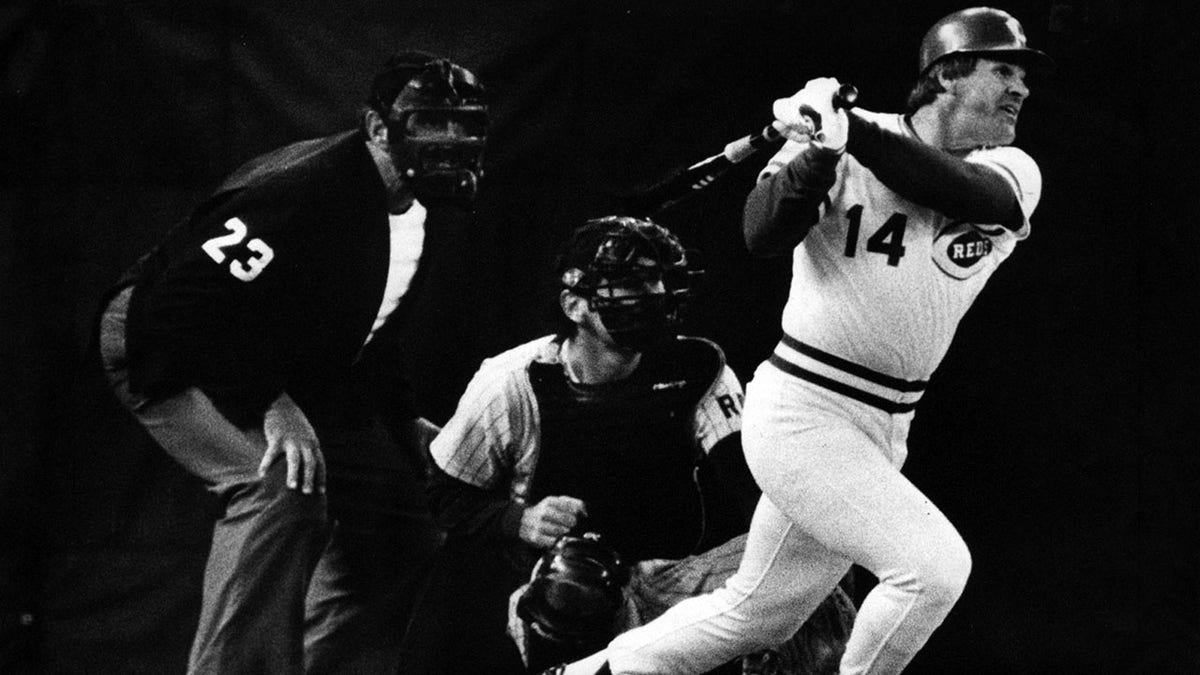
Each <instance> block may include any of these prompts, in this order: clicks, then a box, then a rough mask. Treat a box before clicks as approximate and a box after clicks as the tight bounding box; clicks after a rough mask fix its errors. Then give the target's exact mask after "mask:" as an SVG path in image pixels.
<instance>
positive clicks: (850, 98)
mask: <svg viewBox="0 0 1200 675" xmlns="http://www.w3.org/2000/svg"><path fill="white" fill-rule="evenodd" d="M857 100H858V89H856V88H855V87H854V85H851V84H843V85H842V86H841V87H840V88H839V89H838V92H837V94H836V95H835V96H834V99H833V106H834V107H835V108H842V109H844V110H849V109H851V108H853V107H854V104H855V102H856V101H857ZM784 140H785V139H784V136H783V134H782V133H781V132H780V131H779V130H778V129H776V128H775V125H774V124H768V125H767V126H765V127H763V130H762V131H760V132H758V133H754V134H750V135H749V136H745V137H743V138H739V139H737V140H736V141H733V142H731V143H729V144H728V145H726V146H725V149H724V150H722V151H721V152H720V153H718V154H716V155H713V156H712V157H709V158H707V159H703V160H701V161H699V162H697V163H695V164H693V165H691V166H689V167H687V168H686V169H682V170H679V171H676V172H674V173H673V174H671V175H670V176H668V177H667V178H665V179H663V180H661V181H659V182H658V183H655V184H654V185H652V186H650V187H649V188H646V189H643V190H639V191H637V192H636V193H634V195H633V196H632V197H631V198H630V199H629V202H628V208H629V210H630V211H632V212H633V214H634V215H644V216H651V215H654V214H656V213H658V212H660V211H664V210H666V209H667V208H669V207H671V206H673V205H675V204H677V203H679V202H680V201H682V200H684V199H686V198H687V197H689V196H690V195H693V194H695V193H696V192H698V191H700V190H703V189H705V188H707V187H708V186H710V185H712V184H713V183H714V182H715V181H716V180H717V179H719V178H720V177H721V176H722V175H724V174H725V173H726V172H727V171H729V169H730V168H732V167H733V165H735V164H738V163H739V162H742V161H745V160H746V159H748V158H750V157H753V156H755V155H758V154H760V153H763V152H765V151H768V150H769V151H772V152H774V151H775V150H777V149H779V147H780V146H782V145H783V141H784Z"/></svg>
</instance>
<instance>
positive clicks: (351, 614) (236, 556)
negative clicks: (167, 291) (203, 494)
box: [100, 290, 438, 675]
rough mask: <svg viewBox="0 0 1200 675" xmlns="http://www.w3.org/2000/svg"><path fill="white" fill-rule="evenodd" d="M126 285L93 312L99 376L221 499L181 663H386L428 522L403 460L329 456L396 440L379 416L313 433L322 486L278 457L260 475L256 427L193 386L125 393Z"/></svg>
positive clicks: (289, 669) (331, 666) (346, 667)
mask: <svg viewBox="0 0 1200 675" xmlns="http://www.w3.org/2000/svg"><path fill="white" fill-rule="evenodd" d="M130 294H131V291H130V290H125V291H124V292H122V293H121V294H119V295H118V296H116V297H115V298H114V299H113V300H112V301H111V302H110V304H109V305H108V307H107V308H106V310H105V312H104V314H103V316H102V318H101V325H100V350H101V358H102V360H103V362H104V367H105V372H106V374H107V377H108V380H109V383H110V385H111V387H112V389H113V391H114V392H115V394H116V396H117V398H118V399H119V400H120V401H121V403H122V404H123V405H124V406H125V407H126V408H128V409H129V410H130V411H131V412H132V413H133V414H134V416H135V417H136V418H137V419H138V421H139V422H141V424H142V425H143V426H144V427H145V428H146V430H147V431H148V432H149V433H150V435H151V436H152V437H153V438H154V440H155V441H157V442H158V444H159V445H160V446H162V448H163V449H164V450H165V451H166V452H167V453H168V454H169V455H170V456H171V457H172V458H173V459H175V460H176V461H177V462H179V463H180V464H181V465H183V467H184V468H186V469H187V470H188V471H189V472H190V473H192V474H193V475H195V476H197V477H199V478H200V479H202V480H203V481H204V482H205V483H206V484H207V486H208V487H209V489H210V490H211V491H213V492H214V493H216V494H217V495H218V496H219V497H220V498H221V500H222V504H223V506H224V512H223V514H222V516H221V517H220V518H219V519H218V520H217V522H216V523H215V525H214V528H213V539H212V547H211V550H210V552H209V558H208V563H207V567H206V569H205V575H204V590H203V592H204V595H203V600H202V604H201V613H200V618H199V623H198V625H197V629H196V636H195V638H194V640H193V643H192V649H191V654H190V657H189V663H188V672H189V673H215V674H222V675H224V674H228V673H239V674H240V673H270V674H272V675H274V674H276V673H279V674H286V673H302V672H306V671H307V672H310V673H327V672H346V673H351V672H386V671H391V670H394V669H395V667H396V665H397V663H396V661H397V659H398V655H399V644H400V639H401V637H402V634H403V630H404V626H405V624H406V623H407V621H408V618H409V617H408V612H409V610H410V608H411V601H412V595H413V593H414V590H415V585H416V583H418V580H419V579H421V578H423V576H424V573H425V568H426V565H428V562H429V560H430V557H431V555H432V551H433V550H434V547H435V546H436V543H437V541H438V532H437V528H436V527H435V526H434V524H433V521H432V518H431V517H430V515H429V512H428V509H427V507H426V506H425V502H424V492H423V487H422V484H421V482H420V480H419V478H418V477H417V475H416V474H415V471H413V470H412V467H411V465H408V464H407V463H406V462H404V461H395V462H391V461H390V460H389V461H388V462H387V463H388V466H387V468H381V467H380V466H379V465H378V463H376V464H374V465H372V464H371V463H369V462H368V463H367V464H365V465H364V464H361V463H360V464H354V463H349V462H346V461H339V459H338V457H339V455H342V456H346V455H349V456H354V454H355V453H354V452H346V451H348V450H354V451H358V450H361V449H364V448H365V449H367V450H366V453H367V454H370V449H372V448H376V449H380V448H381V449H384V450H382V451H377V454H379V455H384V454H386V451H387V450H395V449H396V448H395V442H394V440H392V439H390V438H389V437H388V434H387V432H386V431H385V430H384V429H383V428H382V426H381V425H375V426H374V427H372V428H370V429H366V430H357V431H354V432H352V433H347V434H344V435H342V436H337V437H332V436H329V435H325V436H322V438H321V444H322V449H323V452H324V454H325V458H326V463H327V471H328V480H327V486H328V491H327V494H328V497H327V496H326V494H311V495H306V494H303V493H301V492H300V491H298V490H292V489H288V488H287V487H286V485H285V479H286V473H287V463H286V461H284V460H283V458H282V457H280V458H279V459H278V461H276V462H274V463H273V464H272V465H271V467H270V468H269V469H268V471H267V473H266V475H265V476H263V477H261V478H260V477H259V475H258V464H259V462H260V461H261V459H262V455H263V452H264V450H265V448H266V439H265V437H264V435H263V432H262V429H258V428H246V429H242V428H238V427H236V426H234V425H233V424H232V423H230V422H229V421H228V420H227V419H226V418H225V417H224V416H223V415H221V413H220V412H219V411H218V410H217V409H216V408H215V407H214V405H213V404H212V402H211V400H210V399H209V398H208V397H207V396H206V395H205V394H204V393H203V392H201V391H200V390H198V389H196V388H189V389H186V390H184V391H183V392H181V393H179V394H177V395H175V396H172V397H170V398H166V399H163V400H154V401H147V400H144V399H141V398H139V397H137V396H135V395H132V394H131V393H130V391H129V383H128V373H127V370H126V360H125V358H126V357H125V316H126V310H127V307H128V301H129V296H130ZM339 446H341V447H339ZM345 446H353V448H349V447H345ZM339 450H342V451H343V452H338V451H339ZM331 510H332V512H333V513H334V514H336V516H337V517H336V520H335V519H332V518H331V517H330V515H329V514H330V513H331Z"/></svg>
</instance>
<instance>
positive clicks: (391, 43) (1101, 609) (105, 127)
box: [0, 0, 1200, 673]
mask: <svg viewBox="0 0 1200 675" xmlns="http://www.w3.org/2000/svg"><path fill="white" fill-rule="evenodd" d="M961 6H962V5H961V4H959V3H951V2H928V1H925V0H915V1H914V0H909V1H907V2H866V1H863V0H859V1H845V2H836V3H815V2H796V1H793V0H761V1H759V0H740V1H734V0H730V1H719V0H710V1H705V0H694V1H692V2H671V1H667V0H663V1H660V2H640V3H639V2H635V3H611V2H600V1H596V0H590V1H589V0H578V1H577V0H508V1H491V2H487V1H483V0H479V1H470V0H436V1H433V0H424V1H418V2H404V3H397V2H380V1H375V2H368V1H347V2H340V3H318V2H288V1H282V0H281V1H267V2H258V3H239V2H233V1H224V2H222V1H219V0H201V1H197V2H190V3H176V2H167V1H165V0H144V1H140V2H131V1H128V0H127V1H124V2H118V1H115V0H114V1H107V2H106V1H103V0H77V1H74V2H57V3H55V2H15V3H8V4H7V5H6V6H5V8H4V9H3V10H0V55H2V62H0V66H2V68H3V70H2V71H0V223H2V224H3V227H0V271H2V272H3V276H2V277H0V381H2V382H3V385H2V388H0V395H2V398H0V424H2V427H0V429H2V431H3V436H2V437H0V443H2V446H0V672H21V671H22V670H24V669H29V670H34V669H36V668H38V667H41V668H43V669H45V670H46V671H48V672H147V673H164V672H175V671H178V670H180V669H181V667H182V664H183V663H184V660H185V658H186V649H187V643H188V638H189V634H190V631H191V629H192V622H194V618H195V617H194V612H195V610H196V607H197V603H198V597H197V594H198V589H199V574H200V572H201V568H202V565H203V557H204V553H205V548H206V537H207V527H208V524H209V519H210V518H211V515H212V512H211V506H212V505H211V504H210V503H209V502H208V501H207V498H206V497H205V496H204V495H203V494H202V491H201V490H200V489H199V487H198V486H197V485H196V484H195V483H194V481H192V480H191V479H190V478H188V477H187V476H185V475H184V474H183V473H182V471H181V470H179V469H177V468H176V467H175V466H174V465H172V464H170V463H169V462H168V461H167V460H165V459H164V458H163V456H162V455H161V454H160V453H158V452H155V451H154V449H153V448H152V447H150V446H149V444H148V442H147V440H146V439H145V437H144V436H142V435H141V434H140V433H139V431H138V430H137V429H136V428H134V427H132V426H131V424H130V423H129V421H128V420H127V419H126V418H125V417H123V416H122V415H121V414H119V411H117V410H116V409H115V408H114V407H113V403H112V402H111V401H109V400H108V399H107V398H105V397H104V396H103V395H102V394H103V392H102V391H100V390H99V389H98V387H97V383H96V379H95V377H94V373H88V372H82V373H81V372H80V371H79V369H77V368H76V367H75V365H76V364H77V363H78V361H79V357H80V355H81V354H83V352H84V348H85V345H86V341H87V337H88V327H89V322H90V320H91V316H92V313H93V312H94V310H95V304H96V301H97V299H98V297H99V294H100V293H101V291H102V289H103V288H104V287H105V286H106V285H107V284H109V283H111V282H112V281H113V280H114V278H115V277H116V275H117V274H118V273H119V272H120V271H121V270H122V269H123V268H124V267H125V266H127V265H128V264H129V263H131V262H132V261H133V260H134V259H135V258H136V257H137V256H138V255H140V253H142V252H143V251H144V250H146V249H147V248H148V247H149V246H151V245H152V244H153V243H154V242H155V241H156V240H157V239H158V238H159V236H160V235H161V234H162V233H163V231H164V230H165V229H166V228H167V227H168V226H169V225H170V224H172V223H173V222H174V221H175V220H176V219H177V218H178V217H180V216H181V215H183V214H184V213H185V212H186V210H187V209H188V207H189V206H190V205H191V204H193V203H194V201H195V200H196V199H198V198H199V197H200V196H201V195H203V194H204V193H205V192H206V191H207V190H208V189H210V188H211V187H212V186H213V185H214V184H215V182H216V181H218V180H219V179H220V178H221V176H222V175H223V174H224V173H225V172H226V171H228V170H230V169H231V168H233V167H234V166H235V165H237V164H239V163H240V162H241V161H243V160H245V159H247V158H249V157H251V156H253V155H254V154H256V153H258V152H261V151H263V150H266V149H269V148H272V147H275V146H278V145H281V144H283V143H285V142H288V141H291V140H296V139H300V138H304V137H311V136H316V135H322V134H326V133H330V132H333V131H336V130H339V129H341V128H345V127H348V126H350V125H352V124H354V118H355V115H356V111H357V109H358V105H359V103H360V101H361V98H362V96H363V93H364V91H363V88H364V86H363V85H364V83H365V80H366V78H367V76H368V74H369V73H370V72H371V71H372V69H373V68H374V67H375V66H377V65H378V64H379V63H380V62H381V61H382V59H383V58H384V57H386V55H387V54H388V53H390V52H391V51H392V50H393V49H395V48H397V47H415V48H424V49H428V50H431V51H435V52H441V53H444V54H447V55H449V56H451V57H452V58H454V59H455V60H457V61H460V62H462V63H463V64H465V65H467V66H468V67H470V68H472V69H474V70H475V71H476V72H477V73H478V74H479V75H480V76H481V77H482V78H483V79H484V81H485V82H486V83H487V85H488V86H489V88H490V90H491V92H492V93H493V94H494V101H495V102H494V105H493V120H494V129H493V134H492V139H491V145H490V150H489V158H488V159H489V164H488V175H487V179H486V184H485V186H484V188H483V191H482V195H481V199H480V201H479V204H478V214H477V215H478V217H477V225H476V231H475V233H474V235H473V236H472V237H471V240H470V242H469V243H468V244H467V245H466V246H464V248H463V249H462V252H461V255H462V263H463V265H462V277H461V278H460V279H458V280H456V281H455V282H454V283H452V284H449V285H448V286H447V287H446V288H444V289H440V297H438V298H437V301H436V302H435V303H433V304H432V305H431V306H430V307H427V308H426V310H425V316H424V320H423V324H422V326H423V328H422V330H421V331H419V332H416V333H415V334H414V335H413V336H412V338H411V340H410V354H411V360H412V363H413V371H414V378H415V380H416V383H417V389H418V392H419V393H420V394H421V397H422V400H423V401H424V405H425V406H426V410H425V413H426V414H427V415H428V416H430V417H431V418H433V419H435V420H437V421H442V420H444V419H445V417H446V416H447V415H449V413H450V412H451V410H452V407H453V404H454V401H455V399H456V397H457V395H458V393H459V392H460V391H461V388H462V386H463V385H464V384H465V382H466V379H467V378H468V377H469V375H470V373H471V372H472V371H473V369H474V367H475V366H476V365H477V363H478V360H479V358H481V357H482V356H484V355H487V354H489V353H494V352H497V351H499V350H501V349H503V348H506V347H508V346H511V345H513V344H515V343H517V342H518V341H521V340H524V339H527V338H530V337H533V336H535V335H537V334H540V333H541V332H543V331H544V330H545V328H546V326H547V324H546V323H545V321H544V319H545V314H544V311H543V310H544V307H545V303H546V301H547V297H548V291H549V287H548V286H547V285H546V279H547V271H548V267H549V265H550V262H551V259H552V251H553V250H554V248H555V247H556V246H557V245H558V244H559V243H560V242H561V240H562V238H563V236H564V235H565V234H566V232H567V231H568V230H569V229H570V227H572V226H573V225H575V224H577V223H578V222H580V220H581V219H582V218H584V217H586V216H591V215H597V214H600V213H604V212H606V211H610V210H612V209H614V208H616V206H617V205H618V204H619V203H620V198H621V197H622V196H623V195H625V194H627V193H628V191H629V190H630V189H632V188H633V187H635V186H638V185H642V184H645V183H647V182H650V181H652V180H654V179H655V178H657V177H659V176H661V175H663V174H664V173H665V172H667V171H669V170H671V169H673V168H676V167H679V166H682V165H686V164H689V163H691V162H694V161H697V160H699V159H701V158H703V157H705V156H707V155H710V154H713V153H715V152H717V151H719V150H720V148H721V147H722V146H723V145H724V143H726V142H727V141H729V140H732V139H734V138H736V137H739V136H741V135H743V134H746V133H749V132H751V131H753V130H754V129H756V128H761V125H763V124H764V123H765V122H766V121H768V118H767V115H768V114H769V110H770V102H771V101H772V100H773V99H774V98H777V97H779V96H783V95H787V94H790V93H791V92H792V91H794V90H795V89H796V88H798V87H799V86H801V85H802V84H803V82H804V81H805V80H806V79H808V78H809V77H815V76H821V75H835V76H837V77H839V78H841V79H842V80H844V81H850V82H854V83H856V84H857V85H858V86H859V88H860V90H861V91H862V97H861V99H860V103H861V105H863V106H864V107H867V108H871V109H877V110H894V109H898V108H899V107H900V105H901V104H902V100H903V96H904V94H905V92H906V90H907V86H908V84H909V82H910V80H911V77H912V74H913V73H912V71H913V69H914V67H915V63H914V62H915V52H916V46H917V43H918V41H919V39H920V36H921V34H922V32H923V31H924V29H925V28H926V27H927V26H928V25H929V24H931V23H932V22H933V21H934V20H936V19H937V18H939V17H940V16H942V15H944V14H946V13H948V12H949V11H953V10H955V9H959V8H960V7H961ZM1004 7H1005V8H1006V9H1008V10H1009V11H1011V12H1013V13H1014V14H1016V15H1017V16H1018V17H1019V18H1020V19H1022V21H1023V22H1024V24H1025V27H1026V29H1027V32H1028V33H1029V34H1030V38H1031V41H1032V42H1033V44H1035V45H1036V46H1039V47H1041V48H1043V49H1045V50H1046V51H1048V52H1050V53H1051V54H1052V55H1053V56H1054V57H1055V58H1056V59H1057V61H1058V63H1059V69H1058V71H1057V73H1056V75H1055V76H1054V77H1053V78H1051V79H1049V80H1046V81H1042V82H1040V83H1037V84H1035V89H1034V94H1033V96H1032V98H1031V100H1030V103H1029V104H1028V105H1027V107H1026V111H1025V114H1023V115H1022V118H1023V119H1022V123H1021V128H1020V130H1019V137H1018V145H1020V146H1022V147H1024V148H1025V149H1026V150H1027V151H1029V152H1030V153H1031V154H1032V155H1033V156H1034V157H1035V158H1036V159H1038V161H1039V163H1040V164H1041V167H1042V171H1043V174H1044V178H1045V191H1044V195H1043V199H1042V203H1041V206H1040V208H1039V210H1038V212H1037V214H1036V216H1035V221H1034V230H1033V235H1032V237H1031V238H1030V239H1029V240H1028V241H1026V242H1025V243H1023V244H1022V245H1021V246H1020V247H1018V249H1017V253H1016V254H1015V255H1014V256H1013V258H1012V259H1011V260H1010V261H1009V262H1008V263H1007V264H1006V265H1005V267H1004V269H1003V270H1002V271H1001V272H1000V273H999V274H998V275H997V276H996V277H995V278H994V279H993V281H992V282H991V285H990V286H989V287H988V289H987V290H985V292H984V293H983V294H982V296H981V297H980V299H979V301H978V302H977V304H976V307H975V308H974V309H973V310H972V312H971V313H970V314H969V315H968V316H967V318H966V320H965V321H964V324H963V325H962V327H961V329H960V333H959V336H958V338H957V342H956V346H955V348H954V349H952V351H951V354H950V356H949V357H948V359H947V360H946V362H945V363H944V364H943V365H942V367H941V368H940V370H939V372H938V373H937V375H936V377H935V378H934V380H933V385H932V388H931V390H930V391H929V392H928V394H927V395H926V396H925V398H924V400H923V402H922V409H921V411H920V414H919V415H918V417H917V421H916V423H915V425H914V429H913V434H912V438H911V450H912V452H911V457H910V460H909V465H908V467H907V468H906V471H907V472H908V473H909V475H910V476H912V477H913V479H914V480H915V481H916V482H917V484H918V485H920V486H922V487H923V488H924V489H925V490H926V492H927V493H928V494H929V495H930V496H931V497H932V498H933V500H934V501H935V502H937V503H938V504H939V505H940V506H941V507H942V508H943V510H944V511H946V513H947V514H948V515H949V517H950V518H951V520H952V521H953V522H955V523H956V524H957V525H958V526H959V528H960V530H961V531H962V533H963V535H964V536H965V538H966V540H967V542H968V543H969V545H970V546H971V548H972V551H973V554H974V557H975V571H974V573H973V576H972V579H971V581H970V583H969V585H968V588H967V591H966V594H965V595H964V597H963V599H962V601H961V602H960V604H959V606H958V607H957V608H956V609H955V611H954V612H953V613H952V614H951V616H950V618H949V619H948V620H947V622H946V623H945V625H944V626H943V628H942V629H941V630H940V631H939V632H938V633H937V634H936V635H935V636H934V638H933V639H932V641H931V642H930V644H929V646H928V647H927V648H926V650H925V651H924V652H922V653H921V654H920V655H919V656H918V658H917V660H916V661H915V662H914V664H913V665H912V667H911V671H910V672H917V673H943V672H973V673H982V672H1005V673H1011V672H1022V673H1026V672H1029V673H1033V672H1072V673H1101V672H1103V673H1127V672H1128V673H1135V672H1155V673H1160V672H1196V671H1197V669H1198V668H1200V646H1198V636H1200V627H1198V625H1197V615H1198V609H1197V605H1198V602H1197V601H1198V600H1200V582H1198V580H1197V561H1198V559H1197V551H1196V543H1197V535H1198V534H1200V530H1198V528H1197V518H1196V516H1197V506H1198V505H1197V492H1198V490H1197V489H1196V487H1195V486H1196V485H1197V481H1196V479H1197V477H1198V475H1197V458H1196V450H1197V448H1196V445H1197V444H1196V441H1195V434H1194V433H1193V432H1192V429H1193V428H1194V426H1195V421H1196V418H1197V415H1196V413H1197V409H1196V408H1197V401H1200V398H1198V396H1197V394H1198V393H1200V392H1198V391H1197V389H1198V387H1197V376H1198V375H1200V372H1198V370H1200V368H1198V365H1200V354H1198V351H1200V350H1198V348H1197V347H1198V346H1200V342H1198V341H1197V333H1196V331H1195V329H1194V324H1195V323H1196V319H1197V318H1198V314H1200V312H1198V311H1197V310H1198V303H1197V302H1196V299H1195V298H1196V291H1197V290H1198V289H1197V283H1196V281H1197V274H1196V269H1197V266H1196V263H1197V256H1196V250H1197V243H1198V242H1197V236H1196V233H1195V229H1194V228H1195V223H1196V220H1195V216H1196V215H1197V209H1196V206H1197V202H1198V200H1197V195H1196V189H1195V188H1196V187H1197V186H1198V185H1197V176H1200V173H1198V172H1197V170H1196V169H1197V166H1196V155H1195V153H1194V150H1195V148H1196V143H1195V140H1196V133H1195V130H1194V127H1195V119H1196V118H1197V112H1198V110H1197V101H1196V98H1195V94H1194V90H1195V88H1196V85H1197V83H1198V82H1200V78H1198V75H1200V73H1198V69H1200V55H1198V54H1197V41H1196V39H1195V35H1196V32H1195V23H1196V22H1195V20H1194V19H1195V18H1196V8H1195V6H1194V5H1192V4H1191V3H1184V2H1175V3H1173V4H1149V3H1147V4H1145V5H1143V4H1142V3H1137V2H1134V1H1133V0H1108V1H1101V0H1094V1H1089V0H1062V1H1052V0H1043V1H1040V2H1034V1H1032V0H1030V1H1025V2H1011V3H1006V4H1005V5H1004ZM750 179H751V175H750V171H749V170H748V169H745V168H742V169H740V170H739V171H736V172H734V174H733V175H731V176H730V178H729V180H727V181H726V182H725V183H723V184H721V185H720V186H718V187H716V188H714V189H713V190H711V191H709V193H708V194H704V195H701V196H700V197H698V198H697V199H695V200H694V201H692V202H690V203H688V204H685V205H682V206H681V207H679V208H677V209H675V210H673V211H671V212H668V213H665V214H663V215H662V217H661V220H662V222H664V224H666V225H668V226H670V227H672V228H673V229H675V230H676V231H677V232H679V233H680V234H681V236H682V237H683V238H684V239H685V240H686V241H687V243H689V244H690V245H692V246H695V247H699V248H700V249H702V250H703V251H704V253H705V254H706V260H707V263H708V274H707V276H706V278H705V282H704V285H703V288H702V293H701V296H700V300H699V301H697V302H696V303H695V306H694V308H693V312H692V314H691V316H690V319H689V326H688V328H689V330H690V331H692V332H695V333H698V334H702V335H706V336H709V337H712V338H714V339H716V340H717V341H718V342H720V343H721V344H722V345H723V346H724V347H725V349H726V351H727V353H728V356H729V359H730V362H731V364H732V365H733V367H734V368H735V370H736V371H737V372H738V374H739V375H741V376H742V377H743V378H748V377H749V375H750V373H751V371H752V369H753V367H754V365H755V364H756V363H757V362H758V361H759V360H760V359H761V358H763V356H764V355H766V354H767V353H768V351H769V349H770V347H771V345H772V344H773V342H774V340H775V339H776V337H777V335H776V331H777V328H776V322H777V316H778V311H779V309H780V307H781V304H782V302H783V299H784V292H785V285H786V279H787V275H788V270H787V264H786V262H785V261H761V260H753V259H751V258H750V257H749V256H748V254H746V253H745V252H744V250H743V248H742V245H741V243H740V236H739V234H738V231H737V227H738V223H737V219H738V214H739V211H740V202H741V199H742V197H743V196H744V194H745V192H746V191H747V190H748V188H749V184H750Z"/></svg>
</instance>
